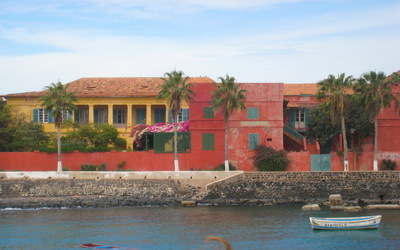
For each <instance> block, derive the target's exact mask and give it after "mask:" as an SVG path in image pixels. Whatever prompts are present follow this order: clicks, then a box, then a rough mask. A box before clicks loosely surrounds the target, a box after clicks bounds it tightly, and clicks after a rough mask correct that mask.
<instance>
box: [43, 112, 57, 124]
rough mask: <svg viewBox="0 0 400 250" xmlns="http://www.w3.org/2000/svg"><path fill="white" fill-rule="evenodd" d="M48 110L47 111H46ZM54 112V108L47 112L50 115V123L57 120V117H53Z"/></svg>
mask: <svg viewBox="0 0 400 250" xmlns="http://www.w3.org/2000/svg"><path fill="white" fill-rule="evenodd" d="M45 112H46V111H45ZM53 112H54V110H51V111H48V112H47V115H48V117H49V118H48V122H49V123H54V122H55V119H54V117H53Z"/></svg>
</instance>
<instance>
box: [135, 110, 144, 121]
mask: <svg viewBox="0 0 400 250" xmlns="http://www.w3.org/2000/svg"><path fill="white" fill-rule="evenodd" d="M136 124H146V109H144V108H137V109H136Z"/></svg>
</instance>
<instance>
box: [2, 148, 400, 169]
mask: <svg viewBox="0 0 400 250" xmlns="http://www.w3.org/2000/svg"><path fill="white" fill-rule="evenodd" d="M331 156H332V171H343V164H342V159H341V158H340V157H339V156H337V155H336V154H335V153H332V154H331ZM62 157H63V166H66V167H68V168H69V169H70V170H73V171H78V170H80V166H81V165H83V164H86V163H90V164H95V165H100V164H101V163H103V162H104V163H106V165H107V170H108V171H114V170H116V169H117V166H118V164H119V163H120V162H122V161H126V164H125V166H124V168H123V169H125V170H128V169H130V170H133V171H173V170H174V164H173V158H174V157H173V154H171V153H165V154H155V153H154V152H153V151H148V152H98V153H80V152H74V153H63V154H62ZM288 158H289V161H290V163H289V166H288V168H287V169H286V170H287V171H300V172H302V171H310V169H311V168H310V153H309V152H290V153H288ZM373 158H374V154H373V152H363V154H362V155H361V156H359V157H358V159H357V167H354V161H353V160H354V155H353V153H352V152H350V153H349V164H350V171H372V170H373V168H372V162H373ZM379 159H391V160H394V161H396V162H397V164H398V166H400V153H390V152H380V153H379ZM222 162H223V151H209V152H207V153H204V152H202V151H201V150H194V151H193V152H192V153H181V154H179V166H180V170H182V171H189V170H211V169H213V168H215V167H217V166H218V165H219V164H221V163H222ZM243 162H245V165H238V167H239V168H240V169H241V170H244V171H252V170H253V169H252V161H251V160H250V159H249V158H247V159H246V160H245V161H243ZM243 162H242V163H243ZM244 166H245V167H244ZM0 169H1V170H4V171H14V170H16V171H55V170H56V169H57V154H56V153H52V154H48V153H42V152H0ZM398 170H400V168H398Z"/></svg>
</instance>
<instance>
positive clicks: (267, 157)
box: [252, 145, 289, 171]
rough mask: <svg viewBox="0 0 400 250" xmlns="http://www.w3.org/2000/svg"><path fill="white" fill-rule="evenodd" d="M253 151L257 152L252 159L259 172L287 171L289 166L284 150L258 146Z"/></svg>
mask: <svg viewBox="0 0 400 250" xmlns="http://www.w3.org/2000/svg"><path fill="white" fill-rule="evenodd" d="M253 151H254V152H255V155H254V156H253V157H252V160H253V161H254V163H253V167H254V169H256V170H258V171H285V169H286V167H287V166H288V165H289V160H288V159H287V157H286V154H287V153H286V151H284V150H275V149H273V148H271V147H268V146H266V145H258V146H256V147H255V148H254V149H253Z"/></svg>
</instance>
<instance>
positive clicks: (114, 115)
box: [113, 109, 118, 124]
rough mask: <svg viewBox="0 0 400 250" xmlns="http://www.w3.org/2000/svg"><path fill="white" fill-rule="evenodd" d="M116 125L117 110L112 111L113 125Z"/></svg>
mask: <svg viewBox="0 0 400 250" xmlns="http://www.w3.org/2000/svg"><path fill="white" fill-rule="evenodd" d="M117 123H118V110H117V109H113V124H117Z"/></svg>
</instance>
